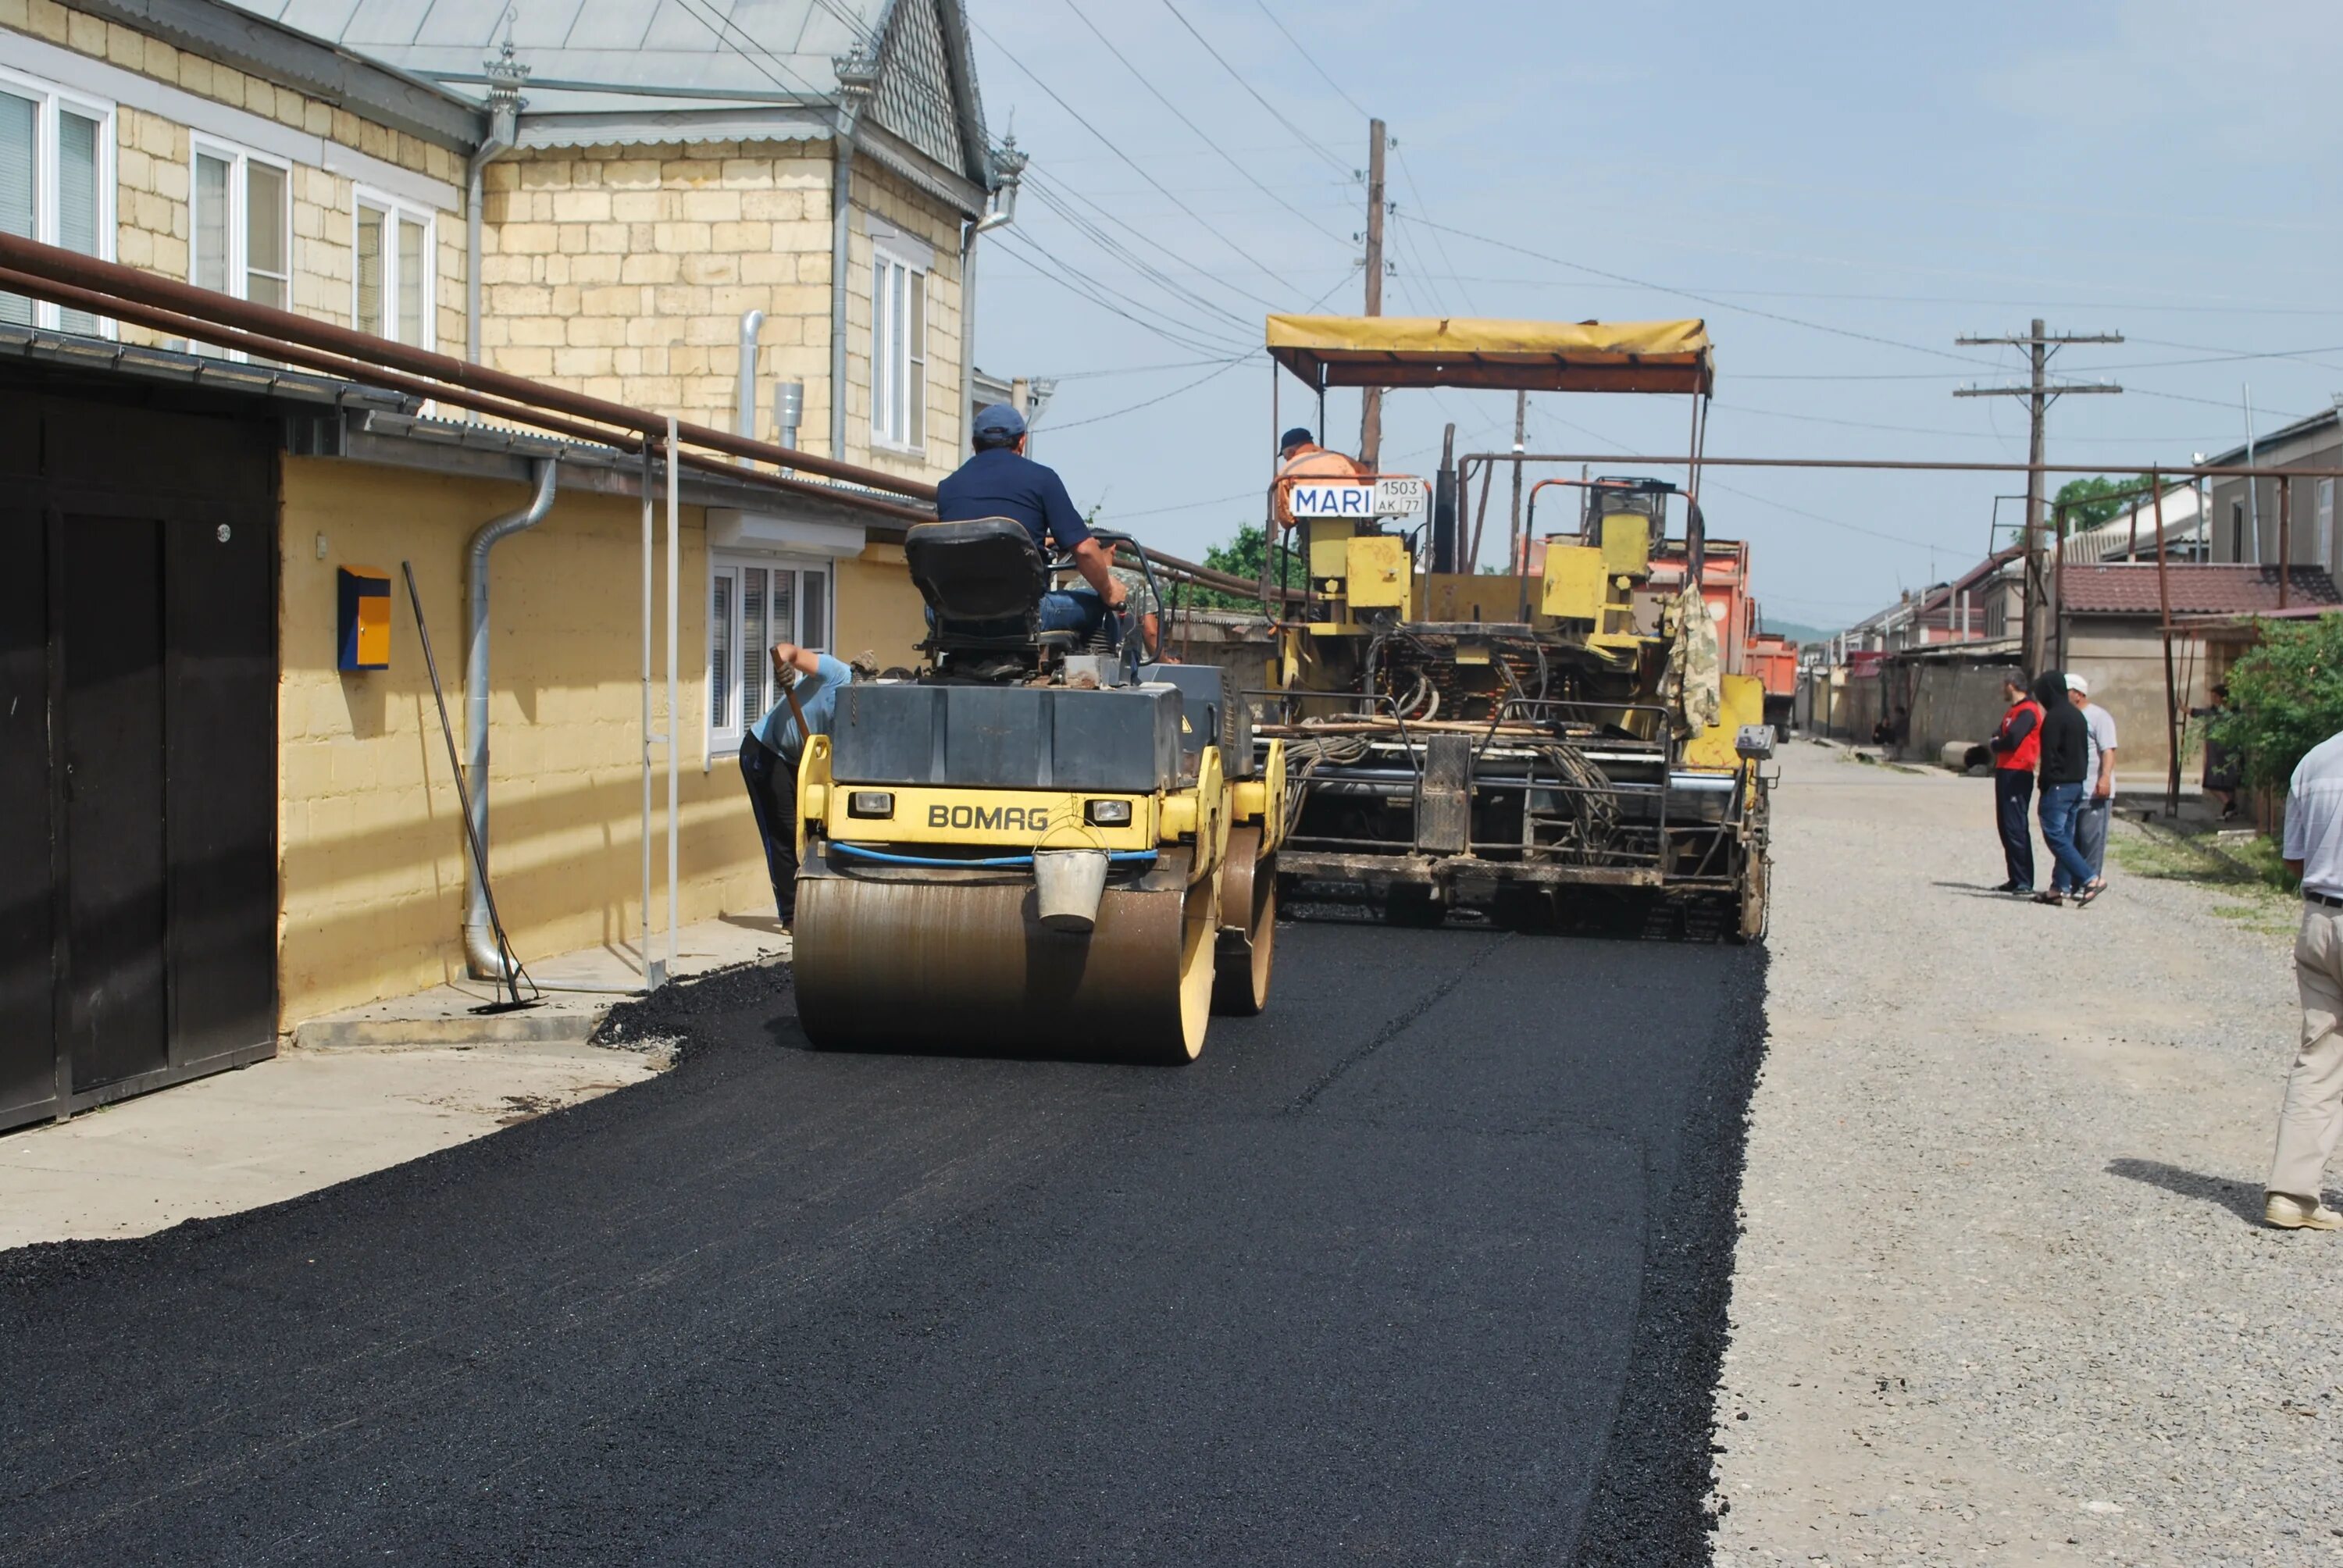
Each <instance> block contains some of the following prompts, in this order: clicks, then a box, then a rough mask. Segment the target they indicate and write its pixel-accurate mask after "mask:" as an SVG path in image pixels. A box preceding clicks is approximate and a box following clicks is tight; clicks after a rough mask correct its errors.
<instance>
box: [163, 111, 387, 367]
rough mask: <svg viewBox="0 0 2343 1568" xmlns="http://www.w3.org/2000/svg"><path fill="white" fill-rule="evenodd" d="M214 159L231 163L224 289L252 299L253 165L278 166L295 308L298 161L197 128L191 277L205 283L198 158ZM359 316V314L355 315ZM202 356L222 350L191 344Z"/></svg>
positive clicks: (192, 145) (192, 157) (288, 282)
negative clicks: (201, 274) (200, 254)
mask: <svg viewBox="0 0 2343 1568" xmlns="http://www.w3.org/2000/svg"><path fill="white" fill-rule="evenodd" d="M203 158H212V159H214V160H216V161H218V162H221V163H225V164H226V165H227V287H226V289H225V290H223V291H222V292H224V293H226V295H227V296H228V297H230V298H232V299H250V298H251V297H252V266H251V256H250V255H249V254H248V253H249V250H250V246H251V244H252V234H251V224H250V222H249V219H250V217H251V213H252V207H251V203H252V185H251V169H252V166H253V165H255V164H260V165H263V166H266V167H268V168H272V169H275V170H276V171H277V173H278V174H280V175H282V176H284V178H285V186H284V196H283V200H282V202H281V206H282V208H283V210H282V211H281V212H280V213H279V215H278V216H280V217H282V218H283V220H284V228H285V306H284V308H286V309H287V310H290V309H292V308H293V279H294V278H295V276H297V272H296V269H295V267H294V265H293V165H292V163H291V162H290V161H289V160H287V159H285V158H280V157H274V156H270V155H269V154H267V153H256V152H254V151H253V150H252V149H251V148H250V147H246V146H237V145H236V143H234V142H229V141H223V140H221V139H220V138H219V137H217V136H206V135H204V134H203V133H202V132H200V131H198V132H195V133H193V134H191V135H190V136H189V137H188V152H187V281H188V282H190V283H195V284H196V285H197V286H201V284H200V282H199V273H198V262H199V259H200V258H199V257H198V256H197V255H196V246H197V245H198V244H200V243H201V236H202V233H203V226H202V225H201V224H200V223H199V222H198V221H197V219H196V200H197V199H198V198H199V197H200V196H201V195H202V193H203V178H202V176H201V174H200V173H199V172H198V168H199V160H201V159H203ZM353 319H355V317H353ZM190 347H193V348H194V349H195V351H196V353H198V354H217V353H220V352H222V351H221V350H218V349H214V348H211V347H208V346H206V345H204V344H195V345H191V346H190ZM225 352H226V357H228V358H230V359H234V360H238V361H241V360H244V359H246V358H248V357H249V356H248V355H246V353H245V351H244V350H243V349H240V348H236V349H228V350H226V351H225Z"/></svg>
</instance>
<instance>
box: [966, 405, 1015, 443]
mask: <svg viewBox="0 0 2343 1568" xmlns="http://www.w3.org/2000/svg"><path fill="white" fill-rule="evenodd" d="M969 430H970V434H971V435H974V436H976V437H979V438H980V439H981V438H982V437H987V436H991V437H998V438H1001V439H1003V440H1010V441H1014V440H1015V439H1017V437H1020V436H1022V435H1023V434H1024V433H1025V416H1024V415H1022V414H1020V413H1019V412H1018V411H1017V410H1016V409H1014V408H1012V407H1010V406H1009V405H1008V404H1006V403H995V404H993V405H992V406H991V407H987V408H980V409H978V410H977V414H976V422H975V423H974V424H973V425H971V426H970V427H969Z"/></svg>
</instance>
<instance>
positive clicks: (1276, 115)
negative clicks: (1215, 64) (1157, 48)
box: [1163, 0, 1351, 174]
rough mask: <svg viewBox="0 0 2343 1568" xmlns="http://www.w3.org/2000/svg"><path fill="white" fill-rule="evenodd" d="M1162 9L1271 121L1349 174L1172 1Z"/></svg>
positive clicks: (1345, 167)
mask: <svg viewBox="0 0 2343 1568" xmlns="http://www.w3.org/2000/svg"><path fill="white" fill-rule="evenodd" d="M1163 8H1164V9H1165V10H1166V11H1169V12H1171V13H1172V15H1174V16H1176V17H1179V20H1180V25H1182V27H1185V28H1187V29H1188V35H1189V36H1190V37H1192V38H1193V39H1195V40H1196V42H1197V43H1199V44H1202V45H1203V46H1204V53H1205V54H1207V55H1211V56H1212V58H1213V59H1215V60H1218V61H1219V62H1220V65H1221V69H1222V70H1223V71H1226V72H1227V73H1228V74H1229V76H1230V78H1231V79H1232V80H1233V81H1234V82H1235V83H1236V85H1238V86H1240V87H1242V88H1243V89H1244V90H1245V91H1246V92H1247V93H1249V94H1251V95H1252V101H1253V102H1254V103H1256V104H1259V105H1260V106H1262V108H1264V109H1267V110H1268V111H1269V114H1270V117H1271V118H1272V119H1273V120H1275V121H1276V122H1277V123H1278V124H1279V125H1281V126H1284V127H1285V128H1286V129H1287V130H1289V131H1291V132H1292V133H1293V139H1294V140H1296V141H1298V142H1300V143H1301V144H1302V146H1305V147H1307V148H1309V149H1310V150H1311V151H1312V152H1313V153H1316V154H1317V155H1318V156H1320V157H1322V158H1323V159H1325V160H1326V162H1327V163H1328V164H1329V165H1331V166H1333V167H1334V168H1335V169H1336V170H1338V171H1340V172H1342V173H1345V174H1347V173H1350V172H1351V168H1350V166H1349V165H1348V164H1345V163H1344V162H1343V161H1342V159H1341V158H1338V157H1336V156H1334V155H1333V154H1332V153H1331V152H1328V151H1327V150H1326V148H1325V147H1324V146H1322V145H1321V144H1320V143H1318V142H1316V141H1313V140H1312V139H1311V136H1310V133H1309V132H1307V131H1305V130H1303V129H1302V127H1301V126H1297V125H1295V124H1294V123H1293V122H1292V120H1289V119H1287V118H1286V117H1285V115H1284V113H1283V112H1282V110H1280V109H1279V108H1278V106H1276V105H1275V104H1272V103H1271V102H1270V101H1269V100H1268V99H1267V98H1264V97H1262V95H1261V94H1260V92H1259V91H1257V90H1256V89H1255V88H1254V86H1253V85H1252V83H1251V82H1248V81H1246V80H1245V79H1244V77H1243V76H1242V75H1240V74H1239V72H1238V70H1237V68H1236V67H1235V66H1234V65H1230V64H1229V62H1228V60H1227V58H1226V57H1225V56H1223V55H1222V54H1221V52H1220V51H1219V50H1218V49H1215V48H1213V47H1212V40H1211V39H1209V38H1207V37H1205V36H1204V35H1202V33H1199V32H1197V31H1196V25H1195V24H1194V23H1192V22H1191V21H1189V20H1188V18H1187V17H1186V16H1185V15H1182V13H1181V10H1180V7H1179V6H1177V5H1173V4H1172V0H1163Z"/></svg>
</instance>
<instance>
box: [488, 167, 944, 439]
mask: <svg viewBox="0 0 2343 1568" xmlns="http://www.w3.org/2000/svg"><path fill="white" fill-rule="evenodd" d="M487 177H488V199H487V201H486V203H485V204H484V206H483V207H482V213H483V216H484V221H485V223H486V225H487V234H486V236H485V240H484V245H483V255H482V260H481V266H480V277H481V284H482V287H483V289H484V291H485V299H484V303H483V312H482V314H483V319H482V323H481V327H480V340H481V346H482V351H483V353H484V355H485V356H486V357H488V362H489V363H491V364H493V365H495V366H496V367H498V369H501V370H505V371H508V372H510V373H512V374H514V375H518V376H528V377H536V378H538V379H541V380H547V381H551V382H554V383H556V384H558V385H561V386H565V387H572V388H574V389H576V390H578V391H581V392H585V393H588V394H590V395H592V396H595V397H609V398H613V399H615V400H617V401H619V402H622V403H628V404H632V405H634V406H636V407H645V408H650V409H654V410H658V411H661V412H669V411H671V412H673V413H676V414H677V415H679V416H680V417H684V418H687V419H692V420H696V421H699V422H700V423H704V424H710V425H717V426H720V427H724V428H727V429H729V428H732V427H733V425H734V407H733V405H734V401H735V398H736V396H737V392H736V387H737V377H738V375H739V333H740V317H741V315H742V313H743V312H745V311H749V310H752V309H756V310H762V311H764V312H765V324H764V327H763V329H762V331H761V332H760V333H759V337H758V356H757V384H758V391H759V405H758V414H757V431H758V434H759V436H762V437H766V438H768V439H769V438H770V437H772V435H773V433H774V427H773V413H772V403H771V397H772V388H773V387H774V385H775V383H777V382H779V381H784V380H798V381H802V382H804V383H805V387H806V402H805V412H804V416H803V420H802V423H801V425H800V427H799V441H800V442H801V444H802V445H803V446H804V447H806V449H807V450H809V451H814V452H827V451H828V449H829V446H830V179H831V164H830V149H829V146H828V144H827V143H819V142H817V143H804V144H799V143H779V144H774V143H767V144H752V145H747V146H743V145H740V144H737V143H710V144H706V145H698V146H667V147H643V146H630V147H615V146H614V147H588V148H582V149H562V150H546V151H537V152H530V153H526V154H522V155H520V156H515V157H511V158H507V159H503V160H499V161H498V162H497V163H495V164H491V165H490V166H488V176H487ZM855 189H856V193H857V197H858V203H857V218H856V222H855V226H854V236H853V238H852V239H851V240H850V248H851V254H852V256H853V268H852V269H853V274H854V276H853V277H852V278H851V279H850V286H849V299H848V334H849V336H848V352H849V373H848V397H849V401H848V410H847V411H848V436H847V451H846V456H847V457H849V458H850V460H852V461H856V462H866V463H870V465H871V466H873V467H881V468H886V469H889V470H891V471H893V472H898V473H903V474H908V475H913V476H917V477H927V478H932V477H937V476H938V475H940V474H942V473H948V472H950V469H951V467H953V466H954V460H955V458H956V457H957V454H958V452H959V450H960V428H961V416H960V406H959V405H960V252H959V237H958V236H959V228H958V223H957V220H956V219H954V218H953V217H951V216H949V215H946V214H943V213H941V212H939V211H931V210H930V208H929V206H927V205H926V204H925V203H924V202H923V200H915V199H913V198H912V197H911V196H910V195H909V194H907V193H906V192H904V191H902V190H901V189H900V188H897V186H895V185H893V184H892V183H890V181H889V180H888V179H886V178H885V177H884V176H881V175H880V174H878V173H877V172H876V171H872V170H870V168H869V166H867V165H866V166H860V167H859V170H858V173H857V176H856V185H855ZM864 206H868V207H869V209H870V210H871V211H875V212H877V213H879V214H880V216H883V217H885V218H887V219H888V220H889V221H890V222H892V223H893V224H895V225H896V226H898V227H900V228H901V229H903V230H904V231H905V232H907V233H914V234H918V235H920V236H922V237H923V238H926V239H928V240H929V241H930V243H931V244H932V245H934V246H935V247H936V253H937V255H936V269H935V274H934V276H933V277H932V279H931V281H930V289H929V317H928V335H929V359H928V378H929V388H928V410H929V411H928V445H927V449H926V452H925V454H924V455H923V456H909V455H903V454H896V453H885V452H880V453H874V452H873V451H872V450H871V447H870V239H869V237H868V233H867V230H866V229H865V228H864V227H863V223H862V218H861V216H860V213H861V210H862V208H863V207H864Z"/></svg>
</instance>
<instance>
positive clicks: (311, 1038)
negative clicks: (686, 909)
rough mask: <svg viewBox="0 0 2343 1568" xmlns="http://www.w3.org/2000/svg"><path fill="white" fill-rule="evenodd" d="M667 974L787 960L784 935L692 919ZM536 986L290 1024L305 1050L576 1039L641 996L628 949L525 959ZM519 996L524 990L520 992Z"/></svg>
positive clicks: (434, 996) (404, 999) (488, 987)
mask: <svg viewBox="0 0 2343 1568" xmlns="http://www.w3.org/2000/svg"><path fill="white" fill-rule="evenodd" d="M651 940H652V951H653V952H654V953H655V954H656V955H658V956H659V957H660V958H662V959H667V957H668V954H667V950H666V947H665V943H666V941H667V933H666V932H664V931H658V932H654V933H653V934H652V939H651ZM675 945H676V950H675V954H674V956H673V958H672V959H671V960H669V962H668V974H669V978H671V979H675V980H682V979H685V978H686V977H688V976H690V975H696V974H705V973H707V972H708V971H709V970H719V969H729V968H730V967H731V966H732V965H734V964H746V963H761V962H771V961H777V960H778V961H787V960H788V959H789V933H788V932H786V931H784V930H781V928H780V924H779V921H776V920H770V919H767V918H760V917H758V916H754V915H726V916H724V917H722V918H721V919H719V920H700V921H699V922H697V923H695V924H692V925H689V926H685V927H683V928H682V929H681V930H679V931H677V932H676V944H675ZM524 962H525V963H526V964H527V967H528V976H529V978H530V979H531V980H535V981H536V982H537V984H538V987H539V988H541V992H542V994H541V997H540V1000H539V1002H538V1006H535V1007H531V1008H528V1009H525V1010H520V1011H517V1012H507V1013H487V1014H483V1013H477V1012H474V1011H473V1009H474V1008H477V1007H480V1006H483V1005H485V1004H488V1003H492V1002H495V1001H498V1000H500V999H501V998H502V997H503V996H504V994H505V993H504V990H503V988H502V987H500V986H498V985H497V984H495V983H494V982H492V981H488V980H457V981H454V982H452V983H450V984H447V985H443V986H434V987H433V988H432V989H431V990H425V991H417V992H416V993H415V994H414V995H412V996H401V997H388V998H386V999H384V1000H381V1001H374V1002H367V1003H366V1004H365V1005H364V1006H362V1007H354V1008H348V1009H346V1010H343V1011H340V1012H330V1013H327V1014H325V1015H323V1016H322V1017H318V1018H313V1019H305V1020H302V1021H301V1022H300V1023H298V1024H297V1025H296V1026H295V1027H294V1029H293V1030H292V1033H293V1038H294V1040H295V1043H297V1044H298V1045H300V1046H301V1047H303V1048H304V1049H306V1050H335V1049H342V1048H347V1047H350V1046H382V1045H488V1044H498V1045H520V1044H547V1043H553V1042H568V1043H570V1044H583V1043H584V1042H585V1040H586V1039H587V1037H588V1036H589V1035H591V1034H592V1033H593V1032H594V1026H595V1025H596V1024H598V1023H599V1022H600V1021H601V1019H602V1015H603V1014H604V1013H606V1012H608V1010H610V1007H611V1004H612V1003H614V1002H617V1001H619V1000H623V999H624V998H626V997H628V996H630V995H631V996H639V995H641V994H642V985H643V965H642V960H641V957H640V955H639V954H638V953H637V952H636V951H635V950H634V948H633V947H632V946H630V945H629V946H605V947H598V948H583V949H580V950H578V951H577V952H571V953H558V954H556V955H555V956H553V957H551V958H548V959H538V960H524ZM521 994H522V995H523V996H527V995H528V987H527V986H523V987H522V988H521Z"/></svg>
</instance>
